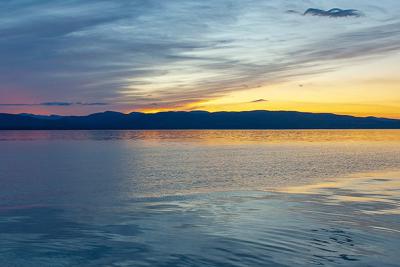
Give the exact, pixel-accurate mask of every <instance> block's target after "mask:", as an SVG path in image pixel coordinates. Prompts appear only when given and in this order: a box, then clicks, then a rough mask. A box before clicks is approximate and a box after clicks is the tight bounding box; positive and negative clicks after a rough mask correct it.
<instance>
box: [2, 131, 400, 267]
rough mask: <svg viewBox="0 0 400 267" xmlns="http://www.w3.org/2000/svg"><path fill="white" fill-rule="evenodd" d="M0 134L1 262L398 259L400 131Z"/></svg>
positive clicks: (385, 262)
mask: <svg viewBox="0 0 400 267" xmlns="http://www.w3.org/2000/svg"><path fill="white" fill-rule="evenodd" d="M0 140H1V141H0V266H313V265H318V266H321V265H322V266H398V262H400V257H399V255H398V253H397V250H398V248H399V247H400V241H399V240H400V175H399V173H400V131H396V130H350V131H345V130H333V131H331V130H321V131H318V130H316V131H312V130H308V131H48V132H46V131H3V132H0Z"/></svg>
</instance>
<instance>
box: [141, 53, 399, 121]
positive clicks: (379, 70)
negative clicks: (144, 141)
mask: <svg viewBox="0 0 400 267" xmlns="http://www.w3.org/2000/svg"><path fill="white" fill-rule="evenodd" d="M398 62H400V54H395V55H392V56H390V57H385V58H380V59H376V58H375V59H373V60H363V61H359V62H356V63H354V64H353V65H351V66H340V67H338V68H337V69H336V70H335V71H332V72H327V73H322V74H321V73H320V74H315V75H309V76H304V77H297V78H296V80H295V81H293V80H292V81H285V82H276V83H274V84H269V85H264V86H256V87H255V88H247V89H243V90H238V91H232V92H231V93H228V94H226V95H224V96H220V97H215V98H210V99H206V100H203V101H200V102H193V103H189V104H187V105H185V106H182V107H179V108H173V107H168V105H165V106H160V107H157V108H154V107H149V108H143V109H140V111H143V112H150V113H154V112H159V111H167V110H186V111H187V110H205V111H210V112H216V111H249V110H290V111H300V112H313V113H335V114H343V115H353V116H360V117H367V116H375V117H386V118H397V119H400V77H399V76H398V73H400V64H398ZM258 99H265V100H267V101H263V102H254V101H255V100H258Z"/></svg>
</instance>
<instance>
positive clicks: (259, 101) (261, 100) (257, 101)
mask: <svg viewBox="0 0 400 267" xmlns="http://www.w3.org/2000/svg"><path fill="white" fill-rule="evenodd" d="M261 102H268V100H266V99H257V100H253V101H250V103H261Z"/></svg>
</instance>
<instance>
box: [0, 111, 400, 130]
mask: <svg viewBox="0 0 400 267" xmlns="http://www.w3.org/2000/svg"><path fill="white" fill-rule="evenodd" d="M51 118H52V119H49V118H48V117H42V116H35V115H29V116H27V115H26V114H0V129H1V130H78V129H82V130H95V129H121V130H123V129H400V120H396V119H385V118H376V117H362V118H361V117H353V116H346V115H335V114H330V113H304V112H295V111H265V110H257V111H243V112H213V113H210V112H206V111H191V112H183V111H180V112H174V111H170V112H159V113H154V114H146V113H139V112H134V113H130V114H124V113H119V112H113V111H106V112H102V113H95V114H91V115H88V116H53V117H51Z"/></svg>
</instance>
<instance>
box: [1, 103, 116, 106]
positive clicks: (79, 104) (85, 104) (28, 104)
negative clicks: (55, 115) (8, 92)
mask: <svg viewBox="0 0 400 267" xmlns="http://www.w3.org/2000/svg"><path fill="white" fill-rule="evenodd" d="M105 105H108V103H101V102H97V103H96V102H95V103H90V102H89V103H86V102H43V103H0V106H47V107H51V106H61V107H65V106H105Z"/></svg>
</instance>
